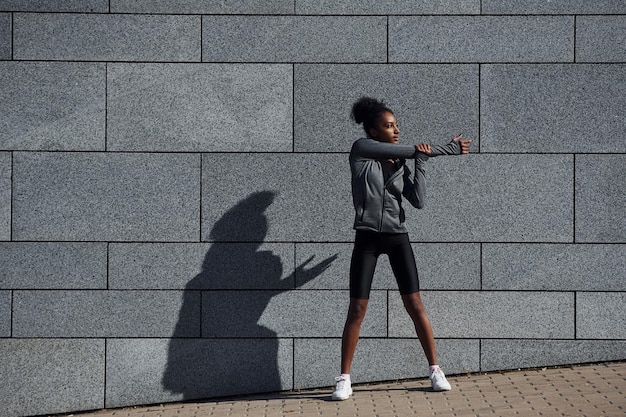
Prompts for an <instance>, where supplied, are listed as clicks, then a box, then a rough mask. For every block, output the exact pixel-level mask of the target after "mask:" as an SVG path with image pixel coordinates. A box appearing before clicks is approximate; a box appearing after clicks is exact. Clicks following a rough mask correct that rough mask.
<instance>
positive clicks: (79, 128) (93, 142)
mask: <svg viewBox="0 0 626 417" xmlns="http://www.w3.org/2000/svg"><path fill="white" fill-rule="evenodd" d="M105 78H106V77H105V66H104V64H96V63H79V62H74V63H57V62H0V118H1V119H2V120H3V129H1V130H0V149H4V150H49V151H58V150H71V151H88V150H94V151H97V150H104V147H105V133H104V132H105V123H106V120H105V117H106V116H105V114H106V113H105V112H106V109H105V88H106V87H105V83H106V80H105Z"/></svg>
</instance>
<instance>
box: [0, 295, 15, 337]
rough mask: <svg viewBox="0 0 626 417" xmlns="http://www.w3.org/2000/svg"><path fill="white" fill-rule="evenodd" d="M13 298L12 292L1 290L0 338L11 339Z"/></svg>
mask: <svg viewBox="0 0 626 417" xmlns="http://www.w3.org/2000/svg"><path fill="white" fill-rule="evenodd" d="M12 298H13V296H12V294H11V291H1V290H0V337H11V321H12V320H11V316H12V313H11V312H12Z"/></svg>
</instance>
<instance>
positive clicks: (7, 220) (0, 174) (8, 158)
mask: <svg viewBox="0 0 626 417" xmlns="http://www.w3.org/2000/svg"><path fill="white" fill-rule="evenodd" d="M12 160H13V157H12V155H11V154H10V153H9V152H0V241H2V240H11V198H12V196H11V190H12V186H11V176H12Z"/></svg>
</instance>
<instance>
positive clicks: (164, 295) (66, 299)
mask: <svg viewBox="0 0 626 417" xmlns="http://www.w3.org/2000/svg"><path fill="white" fill-rule="evenodd" d="M13 297H14V299H13V336H14V337H171V336H175V337H197V336H199V333H200V293H199V292H190V291H188V292H182V291H85V290H75V291H57V290H48V291H14V296H13Z"/></svg>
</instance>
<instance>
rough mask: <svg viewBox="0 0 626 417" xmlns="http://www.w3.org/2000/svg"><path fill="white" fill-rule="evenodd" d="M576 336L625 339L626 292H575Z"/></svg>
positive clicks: (581, 337) (582, 337)
mask: <svg viewBox="0 0 626 417" xmlns="http://www.w3.org/2000/svg"><path fill="white" fill-rule="evenodd" d="M576 337H578V338H580V339H626V292H598V293H594V292H581V293H577V294H576ZM622 359H623V358H622Z"/></svg>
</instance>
